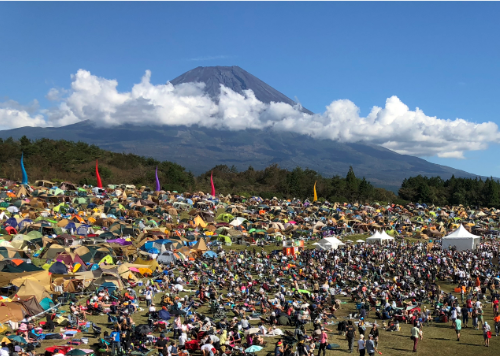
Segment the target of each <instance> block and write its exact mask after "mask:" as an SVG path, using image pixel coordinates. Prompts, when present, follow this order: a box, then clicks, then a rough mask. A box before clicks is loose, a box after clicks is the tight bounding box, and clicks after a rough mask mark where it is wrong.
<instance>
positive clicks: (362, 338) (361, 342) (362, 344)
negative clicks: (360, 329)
mask: <svg viewBox="0 0 500 356" xmlns="http://www.w3.org/2000/svg"><path fill="white" fill-rule="evenodd" d="M365 344H366V341H365V336H364V335H363V334H361V335H359V340H358V352H359V356H365V351H366V349H365Z"/></svg>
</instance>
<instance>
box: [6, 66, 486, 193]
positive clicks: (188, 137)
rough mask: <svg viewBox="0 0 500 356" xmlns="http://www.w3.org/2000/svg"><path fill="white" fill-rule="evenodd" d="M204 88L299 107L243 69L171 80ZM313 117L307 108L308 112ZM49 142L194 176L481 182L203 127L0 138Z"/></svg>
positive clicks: (385, 155)
mask: <svg viewBox="0 0 500 356" xmlns="http://www.w3.org/2000/svg"><path fill="white" fill-rule="evenodd" d="M193 81H194V82H203V83H205V84H206V87H205V90H206V92H207V94H208V95H210V96H211V97H212V98H214V99H217V98H218V95H219V94H220V84H224V85H225V86H227V87H228V88H230V89H232V90H234V91H235V92H238V93H242V91H243V90H246V89H252V90H253V91H254V93H255V95H256V97H257V98H258V99H259V100H260V101H262V102H265V103H269V102H271V101H276V102H280V101H281V102H286V103H288V104H291V105H295V104H296V103H295V102H294V101H293V100H291V99H290V98H288V97H286V96H285V95H284V94H282V93H280V92H279V91H277V90H276V89H274V88H272V87H271V86H269V85H267V84H266V83H264V82H263V81H262V80H260V79H258V78H256V77H255V76H253V75H251V74H250V73H248V72H246V71H244V70H243V69H241V68H239V67H198V68H195V69H193V70H191V71H189V72H186V73H184V74H182V75H181V76H179V77H177V78H175V79H174V80H172V81H171V83H172V84H174V85H179V84H181V83H188V82H193ZM303 110H304V111H305V112H309V111H308V110H307V109H303ZM22 136H27V137H28V138H30V139H38V138H50V139H56V140H59V139H65V140H69V141H83V142H87V143H91V144H95V145H97V146H99V147H101V148H103V149H106V150H110V151H115V152H126V153H135V154H138V155H142V156H149V157H154V158H156V159H159V160H169V161H172V162H175V163H178V164H180V165H182V166H184V167H186V168H187V169H189V170H191V171H192V172H193V173H195V174H200V173H203V172H206V171H207V170H209V169H210V168H212V167H214V166H216V165H219V164H226V165H228V166H232V165H234V166H236V167H237V168H238V169H240V170H243V169H246V168H248V166H253V167H254V168H256V169H262V168H265V167H267V166H269V165H271V164H273V163H277V164H279V165H280V166H281V167H283V168H286V169H294V168H295V167H297V166H299V167H302V168H310V169H313V170H315V171H317V172H319V173H321V174H323V175H325V176H332V175H336V174H338V175H341V176H345V174H346V173H347V171H348V170H349V166H352V167H353V168H354V171H355V173H356V175H357V176H365V177H366V178H367V179H368V180H369V181H371V182H372V183H373V184H374V185H376V186H379V187H384V188H387V189H391V190H397V189H398V188H399V187H400V185H401V182H402V181H403V179H404V178H407V177H410V176H416V175H419V174H421V175H425V176H429V177H430V176H441V178H443V179H447V178H450V177H451V176H452V175H455V176H456V177H465V178H471V177H477V175H474V174H471V173H467V172H465V171H461V170H458V169H453V168H450V167H446V166H441V165H438V164H434V163H430V162H427V161H426V160H423V159H421V158H417V157H413V156H408V155H401V154H398V153H396V152H393V151H391V150H388V149H385V148H383V147H380V146H376V145H371V144H365V143H340V142H336V141H331V140H319V139H314V138H311V137H310V136H307V135H301V134H297V133H291V132H276V131H272V130H251V129H247V130H242V131H229V130H217V129H210V128H204V127H198V126H191V127H186V126H145V125H144V126H133V125H120V126H115V127H111V128H98V129H96V128H95V127H94V126H93V125H92V124H91V123H90V122H89V121H84V122H80V123H77V124H73V125H68V126H64V127H53V128H38V127H22V128H18V129H13V130H4V131H0V138H3V139H5V138H8V137H13V138H15V139H19V138H21V137H22Z"/></svg>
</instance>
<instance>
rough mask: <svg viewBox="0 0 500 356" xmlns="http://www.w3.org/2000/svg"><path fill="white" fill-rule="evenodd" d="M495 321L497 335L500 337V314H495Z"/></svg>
mask: <svg viewBox="0 0 500 356" xmlns="http://www.w3.org/2000/svg"><path fill="white" fill-rule="evenodd" d="M493 321H494V322H495V335H496V336H498V333H499V332H500V314H498V313H497V314H495V317H494V318H493Z"/></svg>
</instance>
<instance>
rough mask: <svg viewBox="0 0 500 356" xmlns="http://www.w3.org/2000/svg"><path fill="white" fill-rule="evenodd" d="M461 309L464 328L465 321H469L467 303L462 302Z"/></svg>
mask: <svg viewBox="0 0 500 356" xmlns="http://www.w3.org/2000/svg"><path fill="white" fill-rule="evenodd" d="M461 311H462V326H463V327H464V328H466V327H467V323H468V322H469V308H467V304H464V306H463V307H462V310H461Z"/></svg>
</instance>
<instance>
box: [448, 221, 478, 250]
mask: <svg viewBox="0 0 500 356" xmlns="http://www.w3.org/2000/svg"><path fill="white" fill-rule="evenodd" d="M479 241H480V238H479V236H476V235H473V234H471V233H470V232H469V231H467V230H466V229H465V227H463V225H462V224H460V227H459V228H458V229H456V230H455V231H453V232H452V233H451V234H449V235H447V236H445V237H443V242H442V245H443V249H448V248H450V247H452V246H456V248H457V250H458V251H464V250H474V249H475V248H476V247H477V244H478V243H479Z"/></svg>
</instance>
